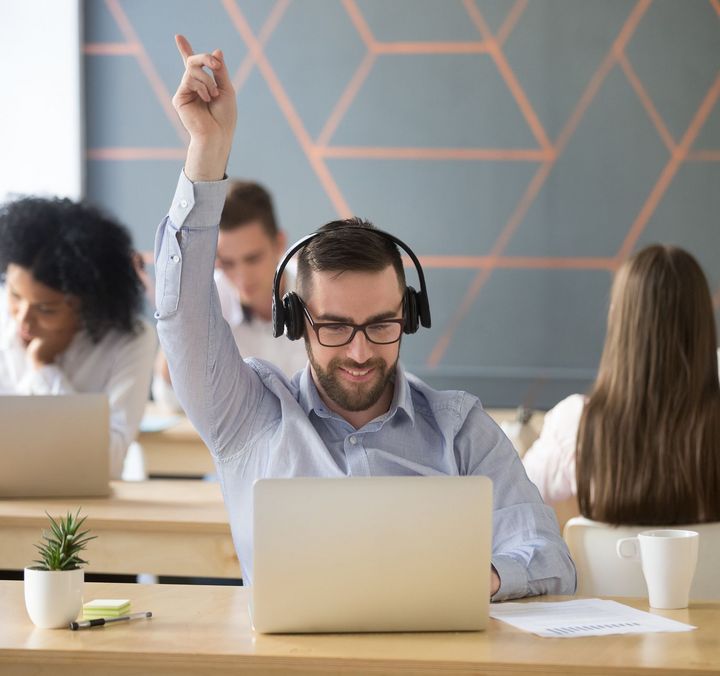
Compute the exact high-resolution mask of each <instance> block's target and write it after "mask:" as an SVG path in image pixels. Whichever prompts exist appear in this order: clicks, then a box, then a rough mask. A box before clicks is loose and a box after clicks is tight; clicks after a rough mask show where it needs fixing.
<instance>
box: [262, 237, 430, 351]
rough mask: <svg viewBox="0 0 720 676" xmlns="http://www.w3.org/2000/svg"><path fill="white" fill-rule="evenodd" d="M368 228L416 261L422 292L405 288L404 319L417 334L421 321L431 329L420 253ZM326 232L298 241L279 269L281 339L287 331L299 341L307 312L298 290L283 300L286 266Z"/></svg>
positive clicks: (275, 308) (276, 321) (276, 290)
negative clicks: (281, 290)
mask: <svg viewBox="0 0 720 676" xmlns="http://www.w3.org/2000/svg"><path fill="white" fill-rule="evenodd" d="M353 230H357V227H353ZM366 230H368V232H372V233H375V234H377V235H380V236H382V237H384V238H385V239H388V240H390V241H391V242H393V243H394V244H396V245H397V246H399V247H400V248H401V249H403V251H405V253H407V255H408V256H410V259H411V260H412V262H413V263H414V264H415V269H416V270H417V274H418V279H419V280H420V291H415V289H413V288H412V287H411V286H407V287H406V288H405V294H404V295H403V307H402V311H403V318H404V320H405V323H404V324H403V332H404V333H415V332H416V331H417V330H418V328H419V326H420V324H422V325H423V326H424V327H426V328H430V301H429V300H428V295H427V288H426V287H425V275H424V274H423V269H422V266H421V265H420V261H419V260H418V259H417V256H416V255H415V254H414V253H413V252H412V249H410V247H409V246H408V245H407V244H405V243H404V242H402V241H401V240H399V239H398V238H397V237H395V235H391V234H390V233H389V232H383V231H382V230H376V229H375V228H372V229H370V228H366ZM325 232H326V231H320V232H313V233H311V234H309V235H306V236H305V237H303V238H302V239H301V240H298V241H297V242H295V244H293V245H292V246H291V247H290V248H289V249H288V250H287V251H286V252H285V255H284V256H283V258H282V260H281V261H280V263H279V264H278V266H277V270H275V279H274V280H273V301H272V315H273V336H275V338H279V337H280V336H282V335H283V334H284V335H286V336H287V337H288V338H289V339H290V340H298V338H302V337H303V335H304V333H305V312H304V311H303V306H302V301H301V300H300V296H298V295H297V294H296V293H295V292H294V291H289V292H288V293H286V294H285V295H284V296H283V297H282V299H281V298H280V278H281V277H282V273H283V271H284V270H285V266H286V265H287V264H288V262H289V261H290V259H291V258H292V257H293V256H294V255H295V253H296V252H297V251H299V250H300V249H302V248H303V247H304V246H306V245H307V244H309V243H310V242H311V241H312V240H314V239H315V238H316V237H318V236H319V235H322V234H325Z"/></svg>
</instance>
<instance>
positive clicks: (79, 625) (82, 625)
mask: <svg viewBox="0 0 720 676" xmlns="http://www.w3.org/2000/svg"><path fill="white" fill-rule="evenodd" d="M145 617H147V618H150V617H152V613H151V612H150V611H149V610H144V611H142V612H140V613H130V614H129V615H123V616H121V617H98V618H97V619H95V620H81V621H80V622H71V623H70V629H72V630H73V631H75V630H76V629H89V628H90V627H102V626H103V625H104V624H110V623H111V622H125V621H127V620H142V619H143V618H145Z"/></svg>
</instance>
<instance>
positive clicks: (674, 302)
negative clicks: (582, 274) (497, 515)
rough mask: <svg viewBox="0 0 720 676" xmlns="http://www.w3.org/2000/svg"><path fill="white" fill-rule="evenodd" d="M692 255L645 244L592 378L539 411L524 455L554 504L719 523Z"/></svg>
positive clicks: (713, 365) (705, 314)
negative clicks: (536, 430)
mask: <svg viewBox="0 0 720 676" xmlns="http://www.w3.org/2000/svg"><path fill="white" fill-rule="evenodd" d="M716 346H717V340H716V331H715V320H714V316H713V307H712V300H711V297H710V291H709V288H708V283H707V280H706V279H705V275H704V274H703V272H702V270H701V268H700V266H699V265H698V263H697V261H696V260H695V259H694V258H693V257H692V256H691V255H690V254H689V253H687V252H686V251H684V250H682V249H680V248H677V247H672V246H660V245H654V246H649V247H647V248H645V249H643V250H642V251H640V252H638V253H637V254H635V255H634V256H632V257H631V258H630V259H629V260H627V261H626V262H625V263H624V264H623V265H622V266H621V268H620V269H619V270H618V272H617V274H616V276H615V280H614V283H613V287H612V292H611V302H610V311H609V313H608V328H607V337H606V339H605V347H604V349H603V353H602V358H601V360H600V367H599V370H598V376H597V379H596V381H595V383H594V385H593V387H592V389H591V391H590V394H589V396H588V397H587V398H585V397H582V396H581V395H572V396H571V397H568V398H567V399H565V400H564V401H562V402H560V403H559V404H558V405H557V406H556V407H555V408H554V409H553V410H552V411H550V412H549V413H548V414H547V416H546V419H545V424H544V425H543V430H542V433H541V435H540V437H539V438H538V440H537V441H536V442H535V444H534V445H533V446H532V448H531V449H530V450H529V451H528V452H527V454H526V455H525V457H524V459H523V462H524V464H525V469H526V471H527V473H528V476H529V477H530V479H531V480H533V481H534V482H535V483H536V485H537V486H538V488H539V489H540V492H541V494H542V495H543V498H544V499H545V500H546V501H547V502H549V503H553V502H561V501H564V500H567V499H568V498H570V497H572V496H573V495H576V496H577V500H578V506H579V510H580V513H581V514H582V515H583V516H586V517H588V518H590V519H594V520H596V521H603V522H607V523H611V524H626V525H630V524H638V525H654V524H668V525H670V524H689V523H700V522H707V521H720V386H719V385H718V357H717V354H716Z"/></svg>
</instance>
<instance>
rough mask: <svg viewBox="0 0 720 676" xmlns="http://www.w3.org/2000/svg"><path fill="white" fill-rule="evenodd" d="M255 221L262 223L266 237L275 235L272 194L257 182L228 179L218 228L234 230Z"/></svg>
mask: <svg viewBox="0 0 720 676" xmlns="http://www.w3.org/2000/svg"><path fill="white" fill-rule="evenodd" d="M255 221H257V222H259V223H260V224H261V225H262V228H263V230H264V231H265V233H266V234H267V236H268V237H270V238H271V239H275V237H277V234H278V226H277V221H276V220H275V211H274V209H273V201H272V196H271V195H270V193H269V192H268V191H267V190H266V189H265V188H264V187H263V186H261V185H260V184H259V183H254V182H253V181H240V180H233V181H230V184H229V185H228V191H227V195H226V197H225V206H223V210H222V214H221V216H220V230H234V229H235V228H240V227H242V226H243V225H246V224H247V223H251V222H255Z"/></svg>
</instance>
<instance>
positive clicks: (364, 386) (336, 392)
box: [305, 340, 399, 412]
mask: <svg viewBox="0 0 720 676" xmlns="http://www.w3.org/2000/svg"><path fill="white" fill-rule="evenodd" d="M305 349H306V351H307V355H308V360H309V361H310V365H311V366H312V367H313V371H314V372H315V375H316V376H317V379H318V381H319V384H320V386H321V387H322V390H323V392H324V393H325V394H326V395H327V396H328V398H330V399H331V400H332V401H333V402H334V403H336V404H337V405H338V406H340V408H342V409H343V410H345V411H352V412H357V411H365V410H367V409H369V408H370V407H371V406H373V405H374V404H376V403H377V401H378V400H379V399H380V397H382V395H383V393H384V392H385V390H386V389H387V387H388V386H389V385H392V384H394V383H395V374H396V372H397V359H396V360H395V362H394V363H393V364H391V365H390V366H388V364H387V363H386V362H385V361H384V360H383V359H380V358H379V357H378V358H375V359H368V360H367V361H366V362H365V363H363V364H358V363H357V362H356V361H353V360H352V359H340V358H339V357H335V358H333V359H331V360H330V362H329V363H328V365H327V368H323V367H322V366H320V364H319V363H318V362H317V361H316V360H315V356H314V355H313V353H312V348H311V347H310V342H309V341H307V340H306V341H305ZM398 357H399V355H398ZM340 368H345V369H353V370H358V371H362V370H365V369H368V368H371V369H375V371H376V376H375V380H374V382H368V383H343V382H342V376H340V375H338V371H339V369H340Z"/></svg>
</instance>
